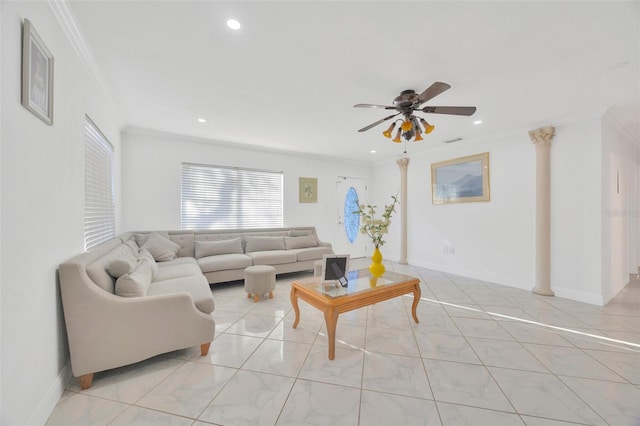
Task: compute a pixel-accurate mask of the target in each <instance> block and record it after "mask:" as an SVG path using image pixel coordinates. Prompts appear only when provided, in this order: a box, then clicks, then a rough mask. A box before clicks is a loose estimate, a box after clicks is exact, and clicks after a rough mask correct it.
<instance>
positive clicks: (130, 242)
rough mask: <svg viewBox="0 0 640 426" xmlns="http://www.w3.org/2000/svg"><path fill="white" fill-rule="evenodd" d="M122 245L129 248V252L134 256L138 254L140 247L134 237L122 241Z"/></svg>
mask: <svg viewBox="0 0 640 426" xmlns="http://www.w3.org/2000/svg"><path fill="white" fill-rule="evenodd" d="M124 245H126V246H127V247H129V248H130V249H131V254H133V255H134V256H136V257H137V256H138V252H139V251H140V247H138V244H136V240H135V238H129V239H128V240H127V241H125V242H124Z"/></svg>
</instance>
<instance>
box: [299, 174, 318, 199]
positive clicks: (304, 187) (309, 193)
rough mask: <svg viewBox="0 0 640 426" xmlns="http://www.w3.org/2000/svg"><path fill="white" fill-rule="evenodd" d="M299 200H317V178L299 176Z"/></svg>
mask: <svg viewBox="0 0 640 426" xmlns="http://www.w3.org/2000/svg"><path fill="white" fill-rule="evenodd" d="M299 189H300V202H301V203H317V202H318V179H317V178H310V177H301V178H299Z"/></svg>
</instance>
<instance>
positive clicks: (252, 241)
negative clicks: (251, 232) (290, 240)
mask: <svg viewBox="0 0 640 426" xmlns="http://www.w3.org/2000/svg"><path fill="white" fill-rule="evenodd" d="M245 247H246V249H245V252H246V253H251V252H255V251H267V250H284V249H285V247H284V237H245Z"/></svg>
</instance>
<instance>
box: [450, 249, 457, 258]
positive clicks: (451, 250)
mask: <svg viewBox="0 0 640 426" xmlns="http://www.w3.org/2000/svg"><path fill="white" fill-rule="evenodd" d="M449 254H450V255H452V256H453V255H455V254H456V249H454V248H453V247H449Z"/></svg>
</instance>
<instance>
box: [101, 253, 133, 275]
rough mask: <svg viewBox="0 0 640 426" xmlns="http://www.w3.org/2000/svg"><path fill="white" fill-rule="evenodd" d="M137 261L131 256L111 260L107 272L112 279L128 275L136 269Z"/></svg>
mask: <svg viewBox="0 0 640 426" xmlns="http://www.w3.org/2000/svg"><path fill="white" fill-rule="evenodd" d="M137 264H138V260H137V259H136V258H134V257H133V256H123V257H119V258H117V259H113V260H112V261H111V262H110V263H109V266H108V267H107V272H109V275H111V276H112V277H113V278H120V277H121V276H123V275H125V274H130V273H132V272H133V270H134V269H136V266H137Z"/></svg>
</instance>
